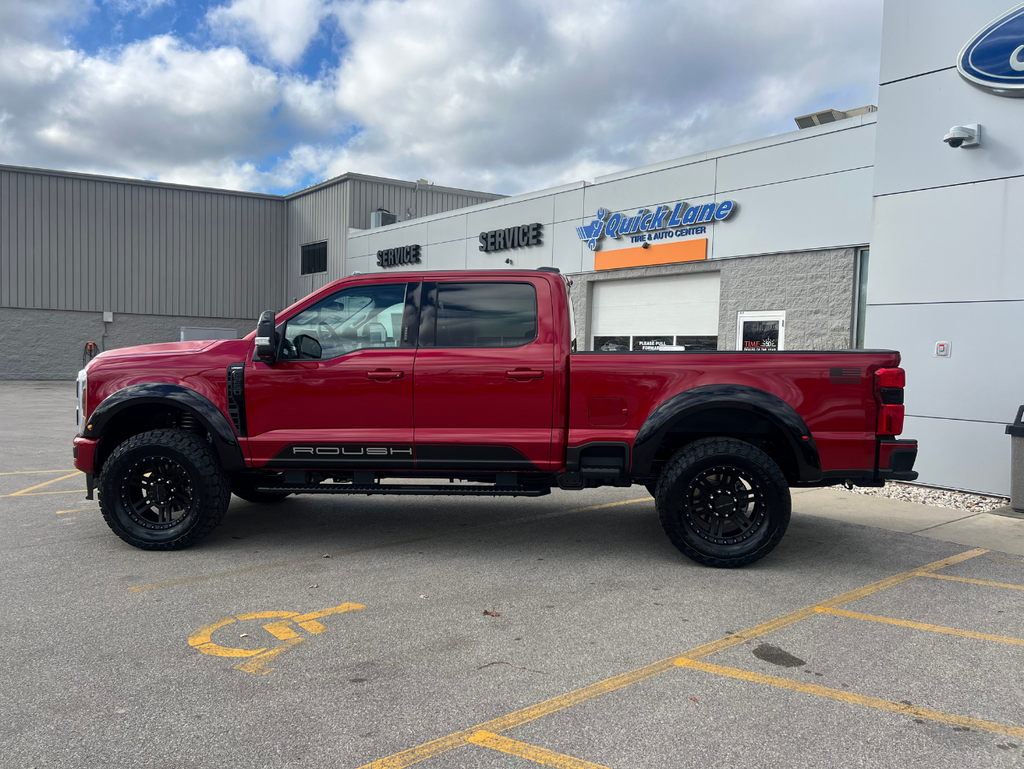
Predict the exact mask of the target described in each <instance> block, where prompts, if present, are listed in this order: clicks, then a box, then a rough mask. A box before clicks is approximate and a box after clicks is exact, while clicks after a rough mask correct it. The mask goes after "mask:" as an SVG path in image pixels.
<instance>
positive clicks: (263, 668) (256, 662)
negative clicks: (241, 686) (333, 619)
mask: <svg viewBox="0 0 1024 769" xmlns="http://www.w3.org/2000/svg"><path fill="white" fill-rule="evenodd" d="M304 643H306V639H305V638H298V637H296V638H291V639H289V640H287V641H285V642H284V643H283V644H281V645H280V646H277V647H274V648H273V649H271V650H270V651H268V652H266V653H265V654H261V655H259V656H258V657H253V658H252V659H251V660H246V661H245V662H239V663H238V664H237V665H235V670H241V671H243V672H245V673H253V674H254V675H258V676H265V675H266V674H267V673H269V672H270V671H272V670H273V669H274V668H272V667H268V666H267V663H268V662H270V661H271V660H272V659H274V658H275V657H277V656H278V655H279V654H281V653H282V652H286V651H288V650H289V649H291V648H292V647H293V646H298V645H299V644H304Z"/></svg>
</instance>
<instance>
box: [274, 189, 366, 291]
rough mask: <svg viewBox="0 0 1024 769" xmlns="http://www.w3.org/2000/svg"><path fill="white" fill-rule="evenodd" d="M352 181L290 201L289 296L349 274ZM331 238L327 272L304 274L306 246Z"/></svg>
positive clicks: (328, 240)
mask: <svg viewBox="0 0 1024 769" xmlns="http://www.w3.org/2000/svg"><path fill="white" fill-rule="evenodd" d="M350 185H351V182H350V181H344V182H340V183H338V184H332V185H331V186H329V187H323V188H322V189H319V190H317V191H316V192H312V193H310V194H308V195H302V196H299V197H297V198H293V199H291V200H289V201H288V252H287V258H286V260H285V261H286V262H287V265H288V296H287V302H286V303H290V302H291V301H292V300H293V299H301V298H302V297H303V296H305V295H306V294H309V293H310V292H312V291H315V290H317V289H318V288H322V287H323V286H325V285H327V284H328V283H330V282H331V281H332V280H337V279H338V278H341V277H343V276H344V274H345V249H346V244H347V241H348V216H347V213H348V208H349V195H350V191H349V186H350ZM324 240H326V241H327V272H321V273H314V274H312V275H302V274H301V271H302V258H301V254H302V246H303V245H306V244H308V243H319V242H320V241H324Z"/></svg>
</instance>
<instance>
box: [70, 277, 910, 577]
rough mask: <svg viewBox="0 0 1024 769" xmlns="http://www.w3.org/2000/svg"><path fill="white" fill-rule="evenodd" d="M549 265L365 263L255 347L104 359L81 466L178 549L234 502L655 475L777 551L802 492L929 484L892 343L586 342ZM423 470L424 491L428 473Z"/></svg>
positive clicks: (638, 480)
mask: <svg viewBox="0 0 1024 769" xmlns="http://www.w3.org/2000/svg"><path fill="white" fill-rule="evenodd" d="M570 285H571V282H570V281H569V280H567V279H566V278H565V277H563V276H562V275H561V274H560V273H559V272H558V270H556V269H554V268H540V269H538V270H506V271H501V272H495V271H460V272H403V273H401V274H374V275H357V276H352V277H349V278H345V279H342V280H339V281H336V282H334V283H331V284H329V285H327V286H325V287H324V288H322V289H319V290H318V291H315V292H314V293H312V294H310V295H309V296H307V297H306V298H304V299H302V300H301V301H299V302H297V303H295V304H294V305H292V306H291V307H289V308H287V309H285V310H283V311H281V312H280V313H274V312H269V311H268V312H264V313H263V314H262V315H261V317H260V319H259V323H258V326H257V328H256V329H255V330H254V331H253V332H252V333H250V334H249V335H248V336H246V337H245V338H244V339H237V340H221V341H212V342H181V343H173V344H156V345H146V346H142V347H133V348H125V349H120V350H114V351H110V352H104V353H102V354H100V355H98V356H97V357H96V358H94V359H93V360H92V361H91V362H90V363H89V365H88V366H87V367H86V368H85V369H83V370H82V371H81V372H79V375H78V419H79V424H78V427H79V431H78V435H77V436H76V437H75V439H74V455H75V466H76V467H77V468H78V469H79V470H81V471H83V472H84V473H86V478H87V487H88V496H89V498H90V499H92V498H93V492H94V490H95V491H96V492H97V493H98V496H99V504H100V509H101V511H102V514H103V517H104V519H105V520H106V522H107V524H108V525H109V526H110V528H111V529H112V530H113V532H114V533H115V534H117V536H119V537H120V538H121V539H123V540H124V541H125V542H127V543H128V544H130V545H133V546H135V547H138V548H142V549H147V550H174V549H179V548H183V547H187V546H189V545H191V544H193V543H195V542H197V541H198V540H200V539H201V538H202V537H204V536H206V535H207V534H209V533H210V532H211V531H212V530H213V529H214V528H215V527H216V526H217V525H218V524H219V523H220V521H221V519H222V518H223V517H224V514H225V512H226V510H227V507H228V503H229V501H230V498H231V495H232V494H235V495H236V496H238V497H240V498H242V499H245V500H249V501H252V502H265V503H271V502H274V501H277V500H280V499H283V498H285V497H287V496H288V495H291V494H332V495H338V496H344V495H351V494H395V495H413V494H416V495H423V494H449V495H462V496H525V497H534V496H542V495H545V494H549V493H550V492H551V490H552V489H562V490H581V489H589V488H595V487H599V486H618V487H628V486H631V485H633V484H640V485H643V486H645V487H646V488H647V490H648V491H649V492H650V493H651V495H652V496H653V497H654V500H655V506H656V508H657V512H658V516H659V518H660V520H661V524H662V526H663V527H664V529H665V532H666V534H667V535H668V537H669V539H670V540H671V541H672V543H673V544H674V545H675V546H676V547H677V548H678V549H679V550H680V551H681V552H682V553H683V554H684V555H686V556H687V557H689V558H691V559H693V560H694V561H697V562H698V563H702V564H705V565H708V566H716V567H737V566H743V565H746V564H749V563H752V562H754V561H757V560H759V559H760V558H763V557H764V556H766V555H767V554H768V553H770V552H771V551H772V550H773V549H774V548H775V547H776V545H777V544H778V543H779V541H780V540H781V539H782V537H783V535H784V534H785V532H786V528H787V526H788V524H789V519H790V509H791V503H790V488H792V487H808V486H829V485H836V484H848V485H862V486H880V485H882V484H883V483H884V482H885V481H886V480H905V481H907V480H914V479H916V478H917V473H916V472H915V471H914V469H913V468H914V462H915V460H916V457H917V442H916V441H914V440H906V439H902V438H900V437H899V435H900V434H901V433H902V431H903V420H904V405H903V403H904V391H905V387H906V376H905V374H904V371H903V369H901V368H900V367H899V364H900V355H899V353H898V352H895V351H892V350H839V351H828V352H820V351H818V352H812V351H808V352H800V351H785V352H782V351H771V352H767V353H765V354H763V355H758V356H750V355H746V354H744V353H743V352H742V351H710V352H707V351H701V352H678V351H666V352H662V351H657V352H600V351H597V352H577V351H576V350H575V342H574V337H575V324H574V320H573V317H572V303H571V301H570V290H571V289H570ZM414 481H415V482H414Z"/></svg>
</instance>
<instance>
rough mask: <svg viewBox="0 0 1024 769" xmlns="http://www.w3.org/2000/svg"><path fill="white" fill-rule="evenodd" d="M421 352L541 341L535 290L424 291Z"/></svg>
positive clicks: (480, 285) (491, 285) (489, 285)
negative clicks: (423, 349)
mask: <svg viewBox="0 0 1024 769" xmlns="http://www.w3.org/2000/svg"><path fill="white" fill-rule="evenodd" d="M424 289H425V291H424V293H425V296H426V299H425V302H424V312H423V314H422V316H421V324H420V345H421V346H423V347H462V348H465V347H477V348H479V347H485V348H486V347H522V346H524V345H527V344H530V343H531V342H533V341H534V340H536V339H537V290H536V288H535V287H534V286H533V285H532V284H530V283H512V282H507V283H505V282H486V283H485V282H468V281H467V282H457V283H456V282H453V283H432V284H428V285H425V286H424Z"/></svg>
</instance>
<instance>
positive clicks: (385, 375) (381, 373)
mask: <svg viewBox="0 0 1024 769" xmlns="http://www.w3.org/2000/svg"><path fill="white" fill-rule="evenodd" d="M404 376H405V372H404V371H392V370H391V369H387V368H379V369H377V370H376V371H367V372H366V378H367V379H376V380H377V381H379V382H386V381H388V380H390V379H401V378H402V377H404Z"/></svg>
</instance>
